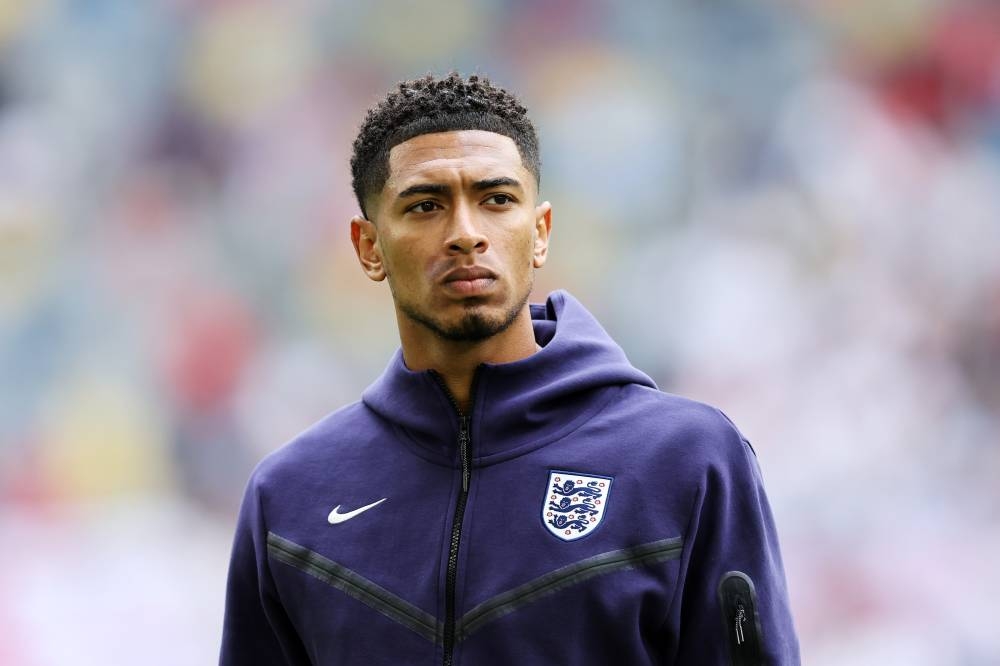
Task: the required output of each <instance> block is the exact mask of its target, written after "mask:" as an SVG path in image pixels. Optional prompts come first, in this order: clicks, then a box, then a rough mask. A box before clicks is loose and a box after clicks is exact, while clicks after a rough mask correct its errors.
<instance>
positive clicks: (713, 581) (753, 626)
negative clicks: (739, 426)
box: [671, 417, 800, 666]
mask: <svg viewBox="0 0 1000 666" xmlns="http://www.w3.org/2000/svg"><path fill="white" fill-rule="evenodd" d="M723 418H724V417H723ZM721 430H722V432H721V434H719V433H718V432H717V433H716V436H715V437H713V438H711V439H714V440H716V441H708V442H705V443H704V444H703V446H702V447H701V448H702V450H703V451H704V452H706V453H705V455H704V456H703V457H702V456H699V457H701V460H702V461H703V462H704V464H703V465H702V466H701V469H700V473H699V476H700V483H699V484H698V485H697V490H696V492H695V498H694V505H693V511H692V514H691V518H690V521H689V526H688V529H687V532H686V535H685V547H684V553H683V554H682V558H681V570H680V574H679V577H678V589H677V590H676V593H675V597H674V602H673V604H674V608H673V610H672V613H671V615H672V617H671V624H672V626H673V630H674V631H675V632H676V634H675V636H674V641H676V642H675V643H674V644H675V646H676V648H677V649H676V652H675V655H676V659H675V661H674V663H676V664H684V665H689V664H690V665H692V666H693V665H698V666H707V665H714V664H719V665H720V666H721V665H729V664H735V665H742V664H753V665H754V666H757V665H758V664H761V665H763V664H767V665H769V666H770V665H780V666H786V665H792V666H797V665H798V664H799V663H800V662H799V647H798V640H797V638H796V635H795V628H794V625H793V622H792V616H791V611H790V608H789V601H788V589H787V585H786V582H785V572H784V567H783V565H782V562H781V553H780V550H779V547H778V535H777V531H776V530H775V525H774V518H773V516H772V515H771V509H770V506H769V505H768V501H767V497H766V495H765V494H764V485H763V480H762V477H761V472H760V467H759V466H758V463H757V457H756V455H755V453H754V451H753V448H751V446H750V443H749V442H747V441H746V439H744V438H743V436H742V435H741V434H740V433H739V431H738V430H736V428H735V427H734V426H733V425H732V423H731V422H730V421H729V420H728V419H725V420H724V426H723V428H722V429H721Z"/></svg>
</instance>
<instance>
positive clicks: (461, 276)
mask: <svg viewBox="0 0 1000 666" xmlns="http://www.w3.org/2000/svg"><path fill="white" fill-rule="evenodd" d="M497 279H498V278H497V274H496V273H494V272H493V271H491V270H489V269H488V268H482V267H481V266H468V267H462V268H456V269H453V270H451V271H449V272H448V273H446V274H445V276H444V280H443V281H442V282H443V284H444V288H445V289H446V290H447V291H451V292H454V293H455V294H457V295H460V296H479V295H482V294H484V293H485V292H487V291H488V290H489V289H490V288H491V287H492V286H493V285H494V284H495V283H496V282H497Z"/></svg>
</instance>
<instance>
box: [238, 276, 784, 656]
mask: <svg viewBox="0 0 1000 666" xmlns="http://www.w3.org/2000/svg"><path fill="white" fill-rule="evenodd" d="M531 315H532V320H533V325H534V331H535V337H536V340H537V341H538V344H539V345H541V347H542V349H541V350H540V351H538V352H536V353H535V354H533V355H532V356H530V357H528V358H525V359H523V360H520V361H516V362H514V363H508V364H501V365H491V364H483V365H481V366H480V367H479V368H478V369H477V371H476V375H475V379H474V383H473V389H472V397H471V408H470V410H469V412H468V414H462V413H460V412H459V410H458V409H457V408H456V406H455V402H454V401H453V400H452V399H451V398H450V396H449V394H448V392H447V390H446V389H445V388H444V385H443V383H442V382H441V381H440V379H439V377H437V375H436V374H435V373H434V372H433V371H425V372H413V371H410V370H409V369H408V368H407V367H406V366H405V364H404V362H403V358H402V354H401V352H397V353H396V354H395V356H394V357H393V359H392V360H391V362H390V363H389V366H388V368H387V369H386V370H385V372H384V373H383V374H382V376H381V377H380V378H379V379H378V380H377V381H376V382H375V383H374V384H373V385H372V386H371V387H369V388H368V389H367V390H366V391H365V392H364V394H363V396H362V399H361V401H359V402H357V403H355V404H352V405H349V406H347V407H345V408H343V409H341V410H339V411H337V412H335V413H333V414H331V415H329V416H328V417H326V418H325V419H323V420H322V421H320V422H319V423H317V424H315V425H314V426H312V427H311V428H309V429H308V430H306V431H305V432H304V433H302V434H301V435H299V436H298V437H296V438H295V439H294V440H293V441H291V442H290V443H288V444H287V445H285V446H284V447H282V448H280V449H279V450H277V451H275V452H274V453H272V454H270V455H269V456H268V457H267V458H265V459H264V460H263V461H262V462H261V463H260V464H259V465H258V466H257V468H256V470H255V471H254V473H253V475H252V477H251V479H250V482H249V484H248V486H247V490H246V494H245V496H244V500H243V504H242V508H241V510H240V515H239V519H238V526H237V530H236V536H235V541H234V545H233V551H232V559H231V562H230V570H229V581H228V587H227V594H226V610H225V619H224V630H223V641H222V653H221V658H220V663H221V664H224V665H233V666H237V665H239V666H245V665H251V664H262V665H263V664H268V665H277V664H290V665H291V664H294V665H299V664H317V665H334V664H358V665H366V666H371V665H381V664H392V665H394V666H395V665H399V664H472V665H488V664H505V665H517V666H531V665H533V664H546V665H552V664H573V665H574V666H582V665H588V664H595V665H596V664H611V663H616V664H630V665H643V664H692V665H694V664H697V665H699V666H704V665H712V664H797V663H798V645H797V641H796V637H795V633H794V629H793V624H792V619H791V615H790V612H789V604H788V595H787V591H786V586H785V576H784V572H783V568H782V563H781V556H780V554H779V549H778V539H777V534H776V532H775V528H774V523H773V519H772V516H771V512H770V509H769V507H768V503H767V499H766V497H765V495H764V489H763V486H762V481H761V475H760V470H759V468H758V465H757V462H756V458H755V454H754V452H753V450H752V449H751V447H750V445H749V443H748V442H747V441H746V439H744V438H743V436H742V435H741V434H740V433H739V431H738V430H737V429H736V428H735V427H734V426H733V424H732V423H731V422H730V421H729V420H728V419H727V418H726V417H725V416H724V415H723V414H722V413H721V412H719V411H718V410H716V409H714V408H712V407H709V406H706V405H703V404H700V403H697V402H693V401H690V400H686V399H683V398H680V397H677V396H673V395H670V394H666V393H663V392H661V391H659V390H657V388H656V386H655V385H654V383H653V381H652V380H651V379H650V378H649V377H647V376H646V375H645V374H643V373H642V372H640V371H638V370H636V369H635V368H633V367H632V366H631V365H630V364H629V362H628V360H627V359H626V357H625V354H624V353H623V352H622V350H621V349H620V348H619V347H618V345H616V344H615V343H614V342H613V341H612V340H611V339H610V337H609V336H608V335H607V333H605V331H604V330H603V329H602V328H601V326H600V325H599V324H598V323H597V321H596V320H595V319H594V318H593V317H592V316H591V315H590V314H589V313H588V312H587V311H586V310H585V309H584V308H583V307H582V306H581V305H580V304H579V303H578V302H577V301H576V300H575V299H573V298H572V297H571V296H570V295H568V294H567V293H565V292H555V293H554V294H552V295H551V296H550V297H549V299H548V301H547V302H546V304H545V305H532V306H531Z"/></svg>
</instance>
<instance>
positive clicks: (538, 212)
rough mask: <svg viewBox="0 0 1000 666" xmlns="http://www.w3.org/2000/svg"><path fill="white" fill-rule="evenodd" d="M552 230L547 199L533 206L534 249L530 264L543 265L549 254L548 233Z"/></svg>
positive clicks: (550, 213) (550, 211)
mask: <svg viewBox="0 0 1000 666" xmlns="http://www.w3.org/2000/svg"><path fill="white" fill-rule="evenodd" d="M551 232H552V204H550V203H549V202H548V201H545V202H542V203H541V204H539V205H538V206H535V249H534V258H533V260H532V264H533V265H534V267H535V268H541V267H542V266H544V265H545V259H546V257H548V255H549V234H550V233H551Z"/></svg>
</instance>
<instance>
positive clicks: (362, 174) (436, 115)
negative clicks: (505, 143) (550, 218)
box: [351, 72, 541, 217]
mask: <svg viewBox="0 0 1000 666" xmlns="http://www.w3.org/2000/svg"><path fill="white" fill-rule="evenodd" d="M456 130H485V131H487V132H495V133H497V134H503V135H504V136H508V137H510V138H511V139H512V140H513V141H514V144H515V145H516V146H517V150H518V152H519V153H520V155H521V162H522V164H523V165H524V167H525V168H526V169H527V170H528V171H530V172H531V174H532V175H533V176H534V177H535V181H536V182H538V183H540V182H541V170H540V167H541V161H540V160H539V155H538V136H537V135H536V133H535V127H534V125H532V124H531V121H530V120H529V119H528V110H527V109H526V108H524V106H522V105H521V103H520V102H519V101H518V100H517V98H516V97H514V95H512V94H511V93H509V92H508V91H506V90H504V89H503V88H501V87H499V86H496V85H493V84H492V83H490V80H489V79H487V78H480V77H479V76H477V75H475V74H473V75H472V76H470V77H469V78H468V79H463V78H462V77H461V76H460V75H459V74H458V72H451V73H450V74H448V76H446V77H445V78H441V79H438V78H435V77H434V76H432V75H427V76H425V77H424V78H421V79H413V80H411V81H403V82H402V83H400V84H399V86H398V87H397V88H396V89H395V90H393V91H391V92H390V93H388V94H387V95H386V96H385V98H384V99H383V100H382V101H381V102H379V103H378V104H377V105H376V106H374V107H373V108H371V109H369V110H368V114H367V115H366V116H365V120H364V122H362V123H361V128H360V129H359V130H358V136H357V138H356V139H355V140H354V154H353V155H352V156H351V178H352V182H351V185H352V186H353V188H354V195H355V196H356V197H357V199H358V205H359V206H360V207H361V212H362V214H363V215H364V216H365V217H368V213H367V211H366V208H365V201H367V200H369V199H370V198H371V197H372V196H374V195H375V194H378V193H379V192H381V191H382V187H383V186H384V185H385V181H386V180H387V179H388V178H389V151H390V150H392V148H393V146H396V145H398V144H400V143H403V142H404V141H407V140H409V139H412V138H413V137H415V136H420V135H422V134H433V133H435V132H452V131H456Z"/></svg>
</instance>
